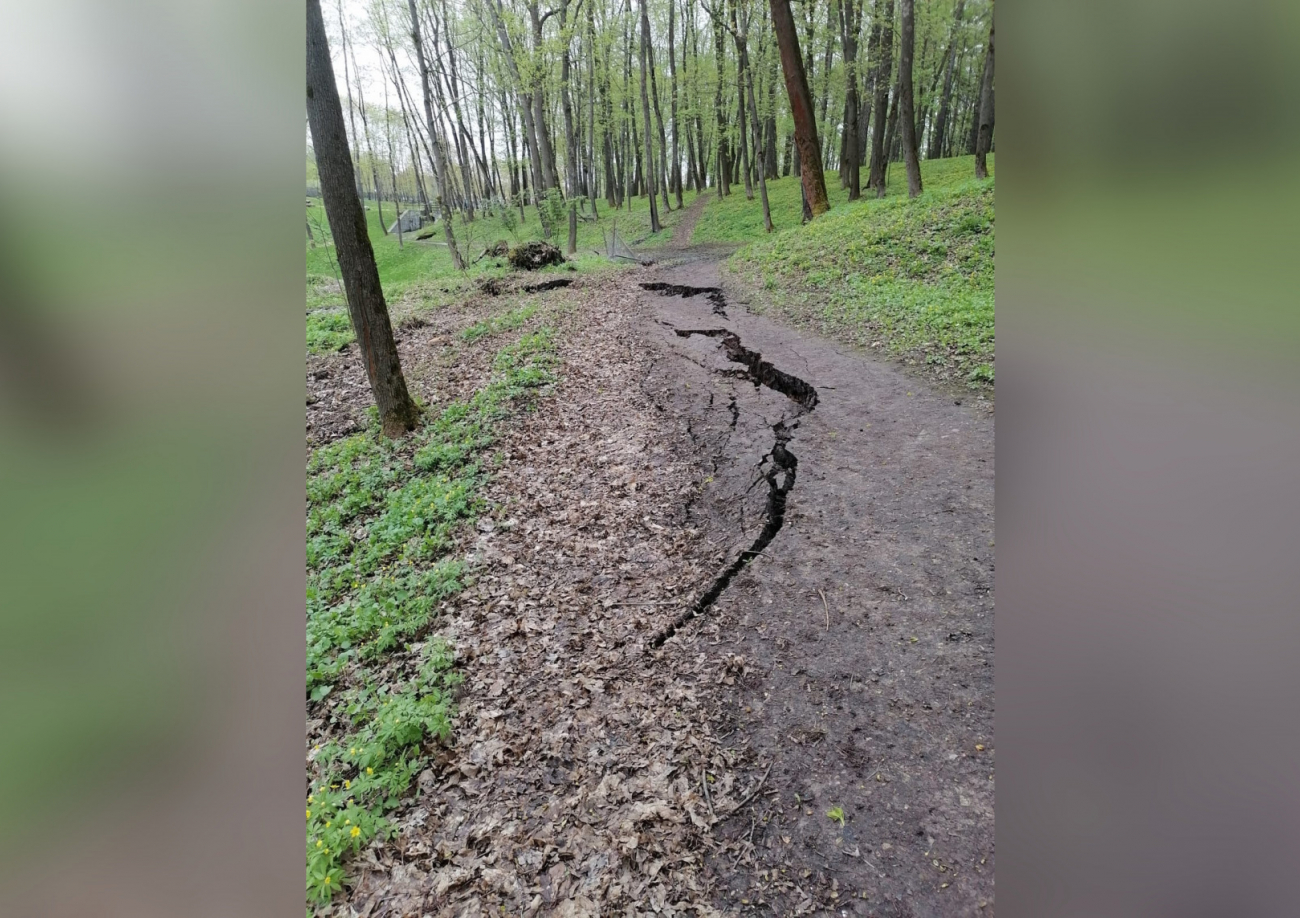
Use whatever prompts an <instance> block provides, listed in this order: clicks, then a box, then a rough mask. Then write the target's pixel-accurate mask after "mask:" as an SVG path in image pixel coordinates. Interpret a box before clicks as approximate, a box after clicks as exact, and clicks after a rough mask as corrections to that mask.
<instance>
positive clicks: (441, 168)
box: [407, 0, 465, 271]
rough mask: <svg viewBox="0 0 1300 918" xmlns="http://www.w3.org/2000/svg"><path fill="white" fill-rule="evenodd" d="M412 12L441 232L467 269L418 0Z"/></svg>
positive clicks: (453, 255) (410, 0)
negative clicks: (435, 111)
mask: <svg viewBox="0 0 1300 918" xmlns="http://www.w3.org/2000/svg"><path fill="white" fill-rule="evenodd" d="M407 3H408V5H409V7H410V11H411V41H412V43H414V45H415V57H416V59H417V60H418V62H419V65H420V88H421V89H422V90H423V91H424V117H425V120H427V121H428V122H429V146H430V147H432V148H433V171H434V180H435V181H436V182H437V184H438V195H437V202H436V203H437V205H438V216H439V218H440V219H441V220H442V233H443V236H444V238H445V239H446V240H447V249H448V251H450V252H451V262H452V264H454V265H455V266H456V270H457V271H464V270H465V260H464V259H463V258H461V257H460V249H458V248H457V247H456V235H455V232H454V231H453V230H452V228H451V207H450V205H449V203H448V201H447V197H448V194H447V161H446V157H445V156H443V152H442V140H441V139H440V138H439V136H438V123H437V122H436V121H435V120H434V117H433V96H432V92H433V90H432V89H431V87H430V86H429V62H428V59H427V58H425V56H424V45H423V44H422V43H421V41H420V16H419V13H418V12H417V11H416V9H415V0H407Z"/></svg>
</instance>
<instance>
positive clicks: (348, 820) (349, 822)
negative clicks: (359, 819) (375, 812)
mask: <svg viewBox="0 0 1300 918" xmlns="http://www.w3.org/2000/svg"><path fill="white" fill-rule="evenodd" d="M343 824H344V825H345V826H350V825H352V820H351V819H345V820H343Z"/></svg>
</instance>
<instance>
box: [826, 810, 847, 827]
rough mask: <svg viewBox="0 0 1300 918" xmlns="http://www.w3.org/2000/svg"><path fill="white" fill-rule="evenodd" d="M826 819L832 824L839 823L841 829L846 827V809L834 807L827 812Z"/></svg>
mask: <svg viewBox="0 0 1300 918" xmlns="http://www.w3.org/2000/svg"><path fill="white" fill-rule="evenodd" d="M826 818H827V819H829V820H830V821H831V822H838V823H839V824H840V826H841V827H843V825H844V807H842V806H833V807H831V808H830V809H829V810H827V811H826Z"/></svg>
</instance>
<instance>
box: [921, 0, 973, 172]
mask: <svg viewBox="0 0 1300 918" xmlns="http://www.w3.org/2000/svg"><path fill="white" fill-rule="evenodd" d="M965 9H966V0H957V4H956V6H954V7H953V13H952V34H951V35H950V36H949V37H948V51H947V52H946V57H947V68H946V69H945V70H944V74H943V91H942V93H941V94H940V96H939V114H938V115H937V116H935V119H934V131H933V132H932V133H931V134H930V150H929V152H928V153H927V154H926V159H937V158H938V157H940V156H942V155H943V147H944V142H945V141H946V140H947V133H948V110H949V107H950V106H951V105H952V77H953V72H954V71H955V70H956V66H957V36H958V33H959V32H960V31H961V17H962V13H963V12H964V11H965Z"/></svg>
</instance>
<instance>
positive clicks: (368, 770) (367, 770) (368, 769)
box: [366, 768, 375, 775]
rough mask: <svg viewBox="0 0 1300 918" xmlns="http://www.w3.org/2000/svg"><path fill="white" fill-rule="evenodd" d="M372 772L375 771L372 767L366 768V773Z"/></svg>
mask: <svg viewBox="0 0 1300 918" xmlns="http://www.w3.org/2000/svg"><path fill="white" fill-rule="evenodd" d="M374 773H375V770H374V769H373V768H367V769H366V774H368V775H373V774H374Z"/></svg>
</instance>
